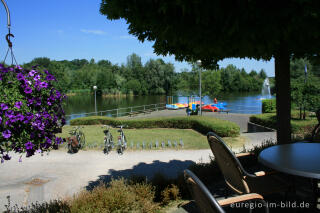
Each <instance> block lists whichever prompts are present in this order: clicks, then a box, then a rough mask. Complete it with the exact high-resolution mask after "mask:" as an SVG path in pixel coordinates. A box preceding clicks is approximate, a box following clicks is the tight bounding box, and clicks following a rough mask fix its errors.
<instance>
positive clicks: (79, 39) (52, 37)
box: [0, 0, 274, 76]
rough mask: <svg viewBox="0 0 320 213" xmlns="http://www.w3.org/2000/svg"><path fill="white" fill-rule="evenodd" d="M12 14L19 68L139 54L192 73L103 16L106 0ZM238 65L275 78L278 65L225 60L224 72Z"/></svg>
mask: <svg viewBox="0 0 320 213" xmlns="http://www.w3.org/2000/svg"><path fill="white" fill-rule="evenodd" d="M6 2H7V5H8V7H9V9H10V12H11V25H12V26H11V32H12V33H13V34H14V36H15V38H13V39H12V41H13V45H14V46H13V51H14V54H15V56H16V59H17V61H18V63H20V64H22V63H24V62H29V61H31V60H32V59H33V58H35V57H48V58H50V59H53V60H64V59H67V60H73V59H82V58H85V59H88V60H90V59H91V58H94V59H95V60H96V61H98V60H101V59H107V60H109V61H111V62H112V63H114V64H115V63H117V64H119V65H120V64H122V63H125V62H126V58H127V56H128V55H130V54H132V53H136V54H138V55H139V56H141V58H142V62H143V63H145V62H146V61H148V60H149V59H150V58H163V59H164V61H166V62H171V63H173V64H174V65H175V67H176V71H180V70H181V69H183V68H187V69H190V66H189V64H188V63H186V62H182V63H181V62H177V61H175V60H174V57H173V56H169V57H162V56H157V55H155V54H154V53H153V48H152V44H153V43H152V42H144V43H141V42H139V41H138V40H137V39H136V38H135V37H133V36H131V35H129V34H128V30H127V27H128V25H127V24H126V22H125V21H124V20H116V21H110V20H108V19H106V17H105V16H103V15H101V14H100V13H99V7H100V3H101V0H51V1H50V0H6ZM1 8H2V9H0V15H1V18H0V38H2V39H1V40H0V47H1V49H0V60H1V61H2V60H3V58H4V56H5V53H6V50H7V43H6V41H5V35H6V34H7V25H6V24H7V21H6V13H5V9H4V7H2V6H1ZM228 64H234V65H235V66H236V67H238V68H245V69H246V70H247V71H251V70H252V69H254V70H257V71H260V70H261V69H264V70H265V71H266V72H267V75H268V76H274V61H273V60H271V61H269V62H266V61H256V60H249V59H242V60H240V59H225V60H223V61H221V62H220V63H219V65H220V66H221V67H225V66H227V65H228Z"/></svg>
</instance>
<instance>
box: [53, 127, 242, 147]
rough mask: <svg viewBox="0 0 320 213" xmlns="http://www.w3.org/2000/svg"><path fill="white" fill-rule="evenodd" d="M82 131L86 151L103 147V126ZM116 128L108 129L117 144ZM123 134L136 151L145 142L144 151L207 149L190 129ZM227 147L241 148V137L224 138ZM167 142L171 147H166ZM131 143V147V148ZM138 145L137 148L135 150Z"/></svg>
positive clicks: (203, 139)
mask: <svg viewBox="0 0 320 213" xmlns="http://www.w3.org/2000/svg"><path fill="white" fill-rule="evenodd" d="M82 127H83V128H82V131H83V132H84V134H85V137H86V149H101V147H102V146H103V145H104V144H103V143H104V142H103V138H104V133H103V130H104V128H103V126H102V125H88V126H82ZM72 128H73V126H69V125H67V126H64V127H63V129H62V133H61V134H59V135H58V136H60V137H63V138H66V137H68V136H69V131H70V130H71V129H72ZM117 130H118V129H117V128H110V132H111V134H112V136H113V139H114V143H117V138H118V136H119V133H118V132H117ZM124 133H125V135H126V138H127V142H128V144H127V145H128V148H129V150H130V149H133V150H136V149H142V144H143V142H145V149H146V150H148V149H150V147H149V146H150V143H151V142H152V150H155V149H159V150H160V149H209V145H208V142H207V137H206V136H205V135H202V134H200V133H199V132H197V131H194V130H192V129H162V128H157V129H124ZM224 139H225V141H226V142H227V144H228V145H229V146H231V147H232V148H238V147H242V146H243V144H244V138H243V137H226V138H224ZM180 140H182V142H183V146H181V145H180ZM156 141H158V144H159V147H158V148H157V147H155V144H156ZM168 141H170V142H171V144H172V146H171V147H169V146H168ZM175 141H176V142H177V147H175V146H174V142H175ZM162 142H164V144H165V148H162V146H161V143H162ZM131 143H133V147H131ZM137 143H139V148H137Z"/></svg>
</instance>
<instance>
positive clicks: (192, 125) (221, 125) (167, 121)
mask: <svg viewBox="0 0 320 213" xmlns="http://www.w3.org/2000/svg"><path fill="white" fill-rule="evenodd" d="M98 124H106V125H111V126H119V125H124V126H127V128H136V129H140V128H176V129H194V130H196V131H198V132H200V133H202V134H207V133H208V132H210V131H212V132H215V133H217V134H218V135H219V136H221V137H235V136H238V135H239V132H240V127H239V126H238V125H237V124H235V123H233V122H230V121H225V120H220V119H217V118H211V117H166V118H146V119H132V120H124V119H117V118H111V117H103V116H90V117H84V118H76V119H73V120H71V121H70V125H98Z"/></svg>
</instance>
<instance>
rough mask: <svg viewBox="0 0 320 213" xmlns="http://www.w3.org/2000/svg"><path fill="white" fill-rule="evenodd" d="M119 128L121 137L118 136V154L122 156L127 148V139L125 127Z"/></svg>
mask: <svg viewBox="0 0 320 213" xmlns="http://www.w3.org/2000/svg"><path fill="white" fill-rule="evenodd" d="M119 128H120V129H119V130H118V132H119V133H120V135H119V136H118V145H117V152H118V154H119V155H122V154H123V151H124V150H125V149H126V148H127V139H126V136H125V135H124V132H123V126H120V127H119Z"/></svg>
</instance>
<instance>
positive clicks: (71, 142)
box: [67, 126, 86, 153]
mask: <svg viewBox="0 0 320 213" xmlns="http://www.w3.org/2000/svg"><path fill="white" fill-rule="evenodd" d="M81 128H83V127H80V126H77V127H74V128H73V129H72V130H70V131H69V134H70V135H71V136H70V137H68V138H67V140H68V152H69V153H76V152H78V151H79V149H81V148H83V147H84V146H85V143H86V138H85V135H84V133H83V132H82V131H81V130H80V129H81Z"/></svg>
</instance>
